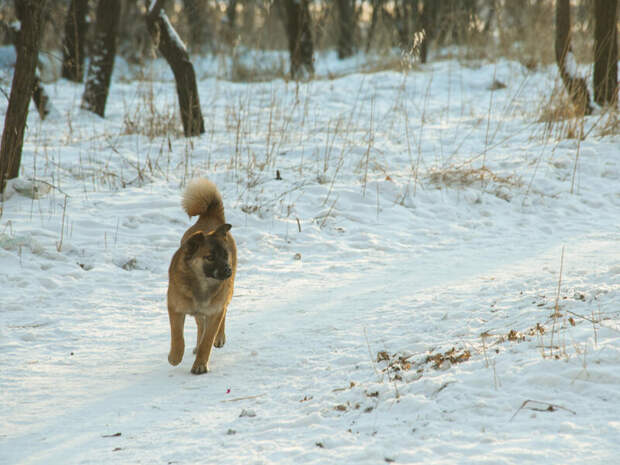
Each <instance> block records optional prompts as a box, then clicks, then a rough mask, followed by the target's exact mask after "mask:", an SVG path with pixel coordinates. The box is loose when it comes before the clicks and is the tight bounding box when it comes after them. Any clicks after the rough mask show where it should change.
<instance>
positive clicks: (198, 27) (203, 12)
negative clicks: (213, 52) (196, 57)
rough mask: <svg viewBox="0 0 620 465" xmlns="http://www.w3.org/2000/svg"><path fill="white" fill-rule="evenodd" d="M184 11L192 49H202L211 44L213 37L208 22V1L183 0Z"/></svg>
mask: <svg viewBox="0 0 620 465" xmlns="http://www.w3.org/2000/svg"><path fill="white" fill-rule="evenodd" d="M183 11H184V12H185V17H186V18H187V25H188V26H189V38H188V40H187V41H188V43H189V45H190V49H191V50H201V49H202V47H204V46H205V45H211V42H212V38H211V34H210V31H209V24H208V22H207V2H205V1H202V0H183Z"/></svg>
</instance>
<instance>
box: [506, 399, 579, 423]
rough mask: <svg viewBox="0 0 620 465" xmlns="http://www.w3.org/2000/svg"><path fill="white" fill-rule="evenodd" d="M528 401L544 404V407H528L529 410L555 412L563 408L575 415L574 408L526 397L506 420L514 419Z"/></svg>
mask: <svg viewBox="0 0 620 465" xmlns="http://www.w3.org/2000/svg"><path fill="white" fill-rule="evenodd" d="M530 402H535V403H538V404H542V405H546V407H545V408H540V407H530V410H534V411H536V412H555V411H556V410H558V409H560V410H565V411H567V412H570V413H572V414H573V415H577V412H575V411H574V410H571V409H569V408H566V407H562V406H561V405H557V404H550V403H548V402H541V401H539V400H532V399H528V400H525V401H523V403H522V404H521V407H519V408H518V409H517V411H516V412H515V413H514V414H513V415H512V416H511V417H510V420H508V421H509V422H511V421H512V420H513V419H514V417H516V416H517V413H519V412H520V411H521V410H523V409H524V408H525V406H526V405H527V404H529V403H530Z"/></svg>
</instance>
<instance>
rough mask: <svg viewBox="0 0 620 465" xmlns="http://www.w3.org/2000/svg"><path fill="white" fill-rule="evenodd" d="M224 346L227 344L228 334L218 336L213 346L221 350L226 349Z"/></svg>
mask: <svg viewBox="0 0 620 465" xmlns="http://www.w3.org/2000/svg"><path fill="white" fill-rule="evenodd" d="M224 344H226V334H224V333H221V334H218V335H217V337H216V338H215V341H214V342H213V345H214V346H215V347H217V348H218V349H219V348H220V347H224Z"/></svg>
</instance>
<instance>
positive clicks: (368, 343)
mask: <svg viewBox="0 0 620 465" xmlns="http://www.w3.org/2000/svg"><path fill="white" fill-rule="evenodd" d="M364 339H366V347H368V356H369V357H370V363H372V367H373V368H374V369H375V373H376V374H377V376H378V377H380V378H382V376H381V375H380V374H379V370H377V364H376V363H375V359H374V358H372V351H371V350H370V342H368V334H367V333H366V328H364Z"/></svg>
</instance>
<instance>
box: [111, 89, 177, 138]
mask: <svg viewBox="0 0 620 465" xmlns="http://www.w3.org/2000/svg"><path fill="white" fill-rule="evenodd" d="M122 134H124V135H130V134H142V135H145V136H147V137H148V138H149V139H150V140H153V139H154V138H156V137H166V136H170V137H174V138H177V137H180V136H182V135H183V131H182V130H181V127H180V116H179V114H178V112H177V111H176V109H175V108H174V107H173V106H172V105H164V106H159V105H157V104H156V102H155V95H154V92H153V87H152V86H151V85H149V86H148V88H147V90H146V91H145V92H142V93H141V96H140V100H139V102H138V104H137V105H136V107H135V108H134V109H132V110H129V111H126V112H125V115H124V116H123V132H122Z"/></svg>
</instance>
